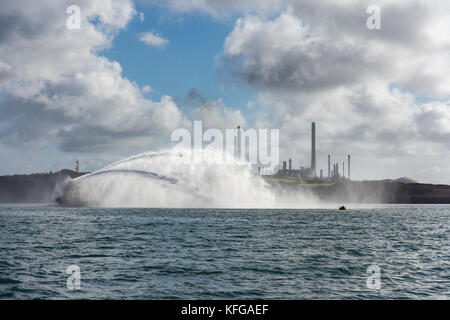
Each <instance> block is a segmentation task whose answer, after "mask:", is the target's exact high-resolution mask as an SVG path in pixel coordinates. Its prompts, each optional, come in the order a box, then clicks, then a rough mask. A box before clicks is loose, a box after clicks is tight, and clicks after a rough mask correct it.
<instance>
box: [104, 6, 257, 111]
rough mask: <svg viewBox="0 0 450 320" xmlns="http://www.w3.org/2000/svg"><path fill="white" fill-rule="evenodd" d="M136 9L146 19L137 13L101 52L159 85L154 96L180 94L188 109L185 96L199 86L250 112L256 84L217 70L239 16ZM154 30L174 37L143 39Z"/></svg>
mask: <svg viewBox="0 0 450 320" xmlns="http://www.w3.org/2000/svg"><path fill="white" fill-rule="evenodd" d="M136 10H137V11H139V12H143V13H144V16H145V19H144V21H141V20H140V19H139V17H136V18H135V19H133V20H132V21H131V22H130V23H129V24H128V26H127V27H126V29H123V30H121V31H120V32H119V34H118V35H117V36H116V38H115V39H114V42H113V47H112V48H109V49H107V50H105V51H103V52H102V53H101V54H103V55H104V56H105V57H107V58H108V59H111V60H114V61H118V62H119V63H120V65H121V66H122V69H123V76H125V77H127V78H128V79H130V80H132V81H135V82H136V83H137V84H138V85H139V86H141V87H143V86H145V85H150V86H151V87H152V89H153V90H154V91H153V92H151V93H148V95H149V96H150V97H152V98H154V99H159V98H160V97H161V95H169V96H172V97H174V99H175V100H176V102H177V104H179V107H180V109H181V110H183V111H188V110H186V108H188V107H187V106H185V105H184V104H183V98H184V97H185V96H186V95H187V94H188V92H189V91H190V90H191V89H193V88H195V89H197V90H198V91H199V92H200V93H201V94H202V95H204V96H205V97H206V98H207V99H210V100H218V99H220V98H222V99H223V101H224V103H225V104H226V105H227V106H230V107H233V108H234V109H240V110H241V111H242V112H243V113H244V114H246V115H247V116H248V115H249V114H248V113H247V112H246V111H247V107H246V105H247V102H249V101H251V100H253V99H254V98H255V92H254V90H252V88H251V87H250V86H248V85H245V84H243V83H239V84H238V85H236V84H235V83H233V82H231V81H227V80H224V79H222V78H221V76H220V73H218V72H217V70H216V69H217V68H216V58H220V56H221V55H222V51H223V43H224V39H225V38H226V37H227V35H228V34H229V33H230V32H231V31H232V29H233V27H234V20H233V19H231V18H229V19H220V20H219V19H215V18H212V17H210V16H207V15H203V14H190V15H183V16H180V15H173V14H170V12H168V11H167V10H166V9H163V8H159V7H156V6H139V5H137V7H136ZM148 31H153V32H155V33H157V34H159V35H160V36H161V37H163V38H165V39H168V40H169V44H168V45H167V46H166V47H164V48H157V47H152V46H148V45H146V44H145V43H143V42H141V41H139V34H140V33H142V32H148Z"/></svg>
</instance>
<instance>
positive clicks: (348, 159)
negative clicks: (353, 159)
mask: <svg viewBox="0 0 450 320" xmlns="http://www.w3.org/2000/svg"><path fill="white" fill-rule="evenodd" d="M347 161H348V163H347V176H348V178H349V179H350V155H348V156H347Z"/></svg>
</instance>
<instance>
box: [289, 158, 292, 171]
mask: <svg viewBox="0 0 450 320" xmlns="http://www.w3.org/2000/svg"><path fill="white" fill-rule="evenodd" d="M291 170H292V159H289V171H291Z"/></svg>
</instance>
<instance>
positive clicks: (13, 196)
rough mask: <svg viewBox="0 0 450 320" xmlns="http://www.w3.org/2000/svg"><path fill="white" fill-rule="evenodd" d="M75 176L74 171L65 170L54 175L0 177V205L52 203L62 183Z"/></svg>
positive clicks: (37, 174)
mask: <svg viewBox="0 0 450 320" xmlns="http://www.w3.org/2000/svg"><path fill="white" fill-rule="evenodd" d="M82 174H84V173H82ZM75 176H76V172H75V171H73V170H67V169H64V170H61V171H58V172H55V173H36V174H28V175H9V176H0V203H51V202H54V201H55V198H56V197H57V196H58V195H59V194H58V193H59V192H60V191H61V190H60V188H61V186H62V185H63V184H64V182H65V181H67V180H69V179H73V178H75Z"/></svg>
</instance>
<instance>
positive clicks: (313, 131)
mask: <svg viewBox="0 0 450 320" xmlns="http://www.w3.org/2000/svg"><path fill="white" fill-rule="evenodd" d="M311 172H312V175H313V176H314V177H315V176H316V123H315V122H313V123H312V124H311Z"/></svg>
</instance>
